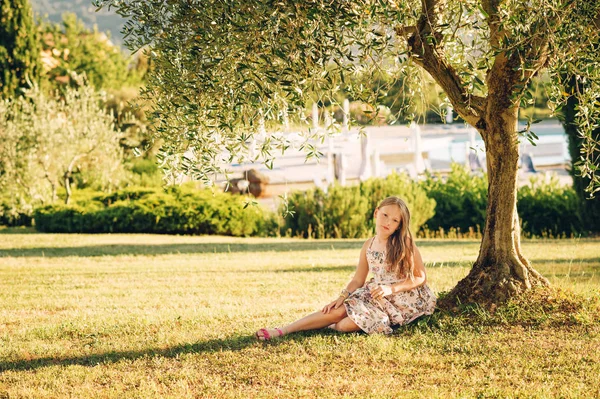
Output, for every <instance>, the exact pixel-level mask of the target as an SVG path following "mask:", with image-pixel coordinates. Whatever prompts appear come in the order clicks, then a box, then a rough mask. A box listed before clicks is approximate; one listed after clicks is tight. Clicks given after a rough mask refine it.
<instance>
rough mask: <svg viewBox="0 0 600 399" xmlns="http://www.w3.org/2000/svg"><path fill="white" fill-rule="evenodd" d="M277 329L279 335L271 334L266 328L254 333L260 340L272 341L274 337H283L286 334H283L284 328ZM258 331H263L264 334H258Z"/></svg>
mask: <svg viewBox="0 0 600 399" xmlns="http://www.w3.org/2000/svg"><path fill="white" fill-rule="evenodd" d="M275 330H277V332H278V333H279V335H277V336H271V334H269V330H267V329H266V328H261V329H260V330H258V331H257V332H256V334H254V335H255V336H256V339H258V340H260V341H270V340H271V339H273V338H281V337H283V335H284V334H283V330H282V329H281V328H276V329H275ZM258 333H262V336H261V335H258Z"/></svg>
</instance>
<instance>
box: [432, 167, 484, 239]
mask: <svg viewBox="0 0 600 399" xmlns="http://www.w3.org/2000/svg"><path fill="white" fill-rule="evenodd" d="M423 188H424V189H425V192H426V193H427V195H428V196H429V197H430V198H433V199H434V200H435V203H436V207H435V215H434V216H433V217H432V218H431V219H429V220H428V221H427V228H428V229H430V230H438V229H440V228H442V229H444V230H446V231H448V230H449V229H450V228H457V229H460V230H461V231H463V232H466V231H469V228H474V229H478V230H479V231H483V229H484V227H485V215H486V205H487V195H488V183H487V178H486V176H474V175H472V174H471V173H470V171H469V170H468V169H467V168H465V167H464V166H462V165H459V164H456V163H454V164H452V166H451V171H450V173H449V174H448V176H446V177H445V178H442V177H441V176H440V175H432V174H429V175H428V176H427V179H426V180H425V181H424V182H423Z"/></svg>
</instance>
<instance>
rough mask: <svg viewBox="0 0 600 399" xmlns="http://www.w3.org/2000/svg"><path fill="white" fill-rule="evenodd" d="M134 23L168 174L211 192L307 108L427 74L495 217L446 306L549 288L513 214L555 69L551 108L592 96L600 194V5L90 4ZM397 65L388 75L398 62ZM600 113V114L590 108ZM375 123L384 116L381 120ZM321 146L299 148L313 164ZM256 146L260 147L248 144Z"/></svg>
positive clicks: (587, 106)
mask: <svg viewBox="0 0 600 399" xmlns="http://www.w3.org/2000/svg"><path fill="white" fill-rule="evenodd" d="M95 4H96V5H98V6H100V7H115V8H116V9H117V11H118V12H119V13H120V14H121V15H123V16H125V17H127V18H128V22H127V23H126V26H125V31H126V33H127V35H128V38H127V44H128V45H129V46H130V47H131V48H141V47H142V46H148V52H149V54H151V56H152V62H153V65H154V67H155V69H154V71H153V73H152V74H151V75H150V77H149V82H148V86H147V89H146V91H145V95H146V97H147V98H148V99H149V100H151V101H152V102H153V108H152V111H151V115H150V116H151V119H152V120H153V122H154V129H155V132H156V135H157V137H161V138H163V139H164V140H165V145H164V147H163V150H164V151H163V157H162V160H163V162H164V165H165V166H167V167H169V168H170V169H171V170H173V171H174V173H177V171H183V172H185V173H189V174H191V175H193V176H194V177H196V178H199V179H202V180H204V181H206V182H210V181H211V178H212V177H213V176H214V174H215V173H217V172H220V171H223V169H224V165H226V164H227V163H228V162H232V161H234V160H236V161H238V162H239V161H243V160H245V159H251V160H260V161H264V162H265V163H266V164H267V165H269V164H270V162H272V158H273V156H274V154H275V151H276V150H284V149H285V148H287V147H289V146H290V145H293V143H290V142H288V141H287V140H286V138H285V136H283V135H281V134H279V133H278V132H272V133H270V134H268V133H266V132H265V131H264V129H262V126H264V121H267V123H268V121H273V120H281V119H282V118H284V117H285V116H287V115H290V114H292V113H294V112H300V110H301V109H302V107H303V106H304V105H305V104H306V103H307V102H308V101H315V100H316V101H319V100H323V99H328V100H330V101H331V102H332V103H334V102H335V98H336V94H337V93H338V92H339V91H340V90H344V91H345V92H347V93H348V94H349V95H350V96H351V97H352V98H354V99H360V100H364V101H366V102H369V103H371V104H376V103H378V102H379V100H380V99H381V98H382V96H383V95H384V94H385V91H386V90H385V89H386V88H385V87H381V88H377V89H376V90H375V91H373V90H370V88H371V85H368V84H364V83H360V79H346V78H347V77H349V76H353V77H356V76H360V77H361V78H362V79H363V81H364V82H368V81H372V78H373V77H375V76H378V75H379V74H380V73H381V72H382V71H386V72H388V73H391V74H392V75H393V76H404V77H410V76H414V75H415V74H414V73H412V71H413V70H414V68H415V67H420V68H422V69H423V70H425V71H427V72H428V73H429V74H430V75H431V77H432V78H433V79H434V80H435V81H436V82H437V84H438V85H439V86H440V87H441V88H442V89H443V90H444V92H445V93H446V96H447V98H448V100H449V102H450V103H451V104H452V106H453V108H454V111H455V112H456V113H457V114H458V115H459V116H460V117H461V118H462V119H463V120H465V121H466V122H467V123H468V124H470V125H471V126H473V127H475V128H476V129H477V130H478V132H479V133H480V135H481V136H482V138H483V140H484V142H485V145H486V152H487V169H488V206H487V218H486V226H485V230H484V232H483V239H482V243H481V249H480V253H479V256H478V258H477V260H476V262H475V264H474V265H473V268H472V270H471V272H470V273H469V275H468V276H467V277H466V278H465V279H463V280H462V281H460V282H459V283H458V285H457V286H456V287H455V288H454V290H453V291H452V292H451V293H450V294H449V296H448V299H449V300H460V301H462V302H463V303H464V302H469V301H478V302H481V303H484V302H490V301H491V302H497V301H501V300H504V299H506V298H507V297H510V296H512V295H514V294H517V293H520V292H523V291H525V290H527V289H529V288H531V287H532V286H535V285H545V284H547V281H546V279H544V278H543V277H542V276H540V275H539V273H537V272H536V271H535V270H534V269H533V268H532V267H531V265H530V264H529V262H528V261H527V259H526V258H525V256H524V255H523V254H522V253H521V247H520V229H519V221H518V214H517V206H516V202H517V173H518V165H519V145H518V143H519V140H520V139H523V138H529V139H533V138H534V136H533V135H532V134H531V132H530V131H529V129H526V130H525V131H524V132H522V135H520V134H519V133H520V132H518V131H517V115H518V110H519V107H520V106H521V105H526V104H530V103H531V102H532V101H533V98H532V97H533V96H532V94H531V90H530V89H529V88H530V84H529V83H530V82H531V79H532V78H533V77H534V76H535V75H536V74H538V73H540V72H541V71H543V70H545V69H547V70H548V71H549V75H550V77H551V78H552V80H553V81H554V82H555V83H557V84H556V87H557V90H555V91H553V96H552V100H553V102H554V103H562V102H564V101H565V100H566V99H567V98H568V97H569V94H567V95H565V94H564V91H563V90H562V89H561V87H563V86H562V79H563V77H565V76H566V77H571V76H579V77H580V79H585V80H586V82H587V83H588V84H587V85H586V86H585V87H582V88H581V91H579V92H577V93H574V94H573V95H576V96H577V97H578V99H579V108H578V113H577V118H576V120H577V123H578V125H579V126H580V127H581V128H580V134H581V135H582V137H583V138H584V140H585V142H586V143H587V144H586V148H587V149H588V150H586V151H587V152H586V151H584V154H583V162H582V163H581V165H580V170H581V172H582V173H583V174H584V175H587V176H588V177H590V181H591V184H590V186H589V190H590V191H591V192H593V191H594V190H597V189H600V177H599V176H598V175H596V173H595V172H596V169H595V167H594V163H593V159H592V158H591V157H590V156H589V153H590V148H593V145H594V139H593V136H592V135H591V131H592V128H593V126H592V124H591V123H590V120H591V119H590V118H591V116H592V115H591V114H592V113H594V112H595V111H594V108H593V107H594V102H595V101H596V99H597V98H598V97H599V96H598V91H599V90H600V77H599V76H598V73H599V72H598V71H600V57H599V54H598V52H597V51H596V50H595V48H594V47H593V46H592V44H593V43H596V42H597V38H598V34H599V33H598V32H599V29H598V28H599V25H600V22H599V16H600V3H599V2H590V1H588V0H530V1H526V2H523V1H521V0H481V1H476V0H464V1H441V0H421V1H414V0H405V1H393V0H390V1H373V0H358V1H345V0H340V1H329V2H325V1H322V0H309V1H305V2H276V1H258V0H256V1H239V2H219V1H216V2H211V3H210V5H207V4H204V3H199V2H189V1H186V0H174V1H169V2H164V1H160V0H149V1H145V2H134V1H120V0H95ZM390 60H391V61H390ZM596 108H598V107H596ZM373 109H376V108H373ZM320 138H321V137H320V135H319V133H318V132H314V131H312V130H310V129H307V130H306V132H305V134H304V141H303V142H302V143H301V144H300V148H303V149H305V150H306V151H307V155H308V156H309V157H310V156H316V155H318V151H317V149H316V147H315V145H314V143H315V140H318V139H320ZM252 139H253V140H252ZM254 143H257V144H256V147H255V148H254Z"/></svg>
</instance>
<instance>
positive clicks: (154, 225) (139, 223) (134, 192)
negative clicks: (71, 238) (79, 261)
mask: <svg viewBox="0 0 600 399" xmlns="http://www.w3.org/2000/svg"><path fill="white" fill-rule="evenodd" d="M97 198H98V200H97V201H89V202H87V204H86V206H81V205H79V204H74V205H68V206H67V205H63V204H58V205H51V206H46V207H42V208H38V209H36V211H35V213H34V217H35V222H36V228H37V229H38V230H39V231H42V232H54V233H160V234H222V235H232V236H249V235H263V236H264V235H275V234H276V233H277V232H278V225H277V222H276V219H275V218H274V217H273V216H271V215H270V214H269V213H268V212H266V211H264V210H263V209H262V208H260V207H257V206H249V207H246V208H245V209H244V199H243V197H239V196H231V195H228V194H224V193H212V192H211V191H210V190H196V189H192V188H189V187H174V188H170V189H168V190H166V191H165V192H162V191H158V190H157V189H154V190H153V189H143V190H141V189H129V190H122V191H119V192H115V193H113V194H110V195H105V196H98V197H97Z"/></svg>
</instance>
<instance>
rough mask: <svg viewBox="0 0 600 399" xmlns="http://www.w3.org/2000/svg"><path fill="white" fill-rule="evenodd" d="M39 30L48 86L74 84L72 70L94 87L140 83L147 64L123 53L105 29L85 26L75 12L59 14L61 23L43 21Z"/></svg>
mask: <svg viewBox="0 0 600 399" xmlns="http://www.w3.org/2000/svg"><path fill="white" fill-rule="evenodd" d="M40 30H41V36H42V40H41V47H42V55H43V59H44V64H45V68H46V75H47V78H48V79H49V80H50V82H51V83H52V87H62V86H64V85H65V84H76V83H77V80H76V79H75V80H73V79H72V75H73V73H75V74H77V75H83V74H85V75H86V79H87V82H88V83H89V84H91V85H92V86H93V87H95V88H96V89H121V88H122V87H124V86H125V87H135V88H138V87H139V86H140V85H141V83H142V79H143V76H144V74H145V72H146V69H147V65H145V64H144V63H143V62H137V61H139V60H137V61H136V60H134V59H133V57H131V56H127V55H126V54H124V53H123V52H122V51H121V48H120V47H118V46H116V45H115V44H113V43H112V41H111V40H110V37H109V36H108V35H107V34H106V33H104V32H99V31H98V30H97V29H96V28H94V29H88V28H86V26H85V25H84V24H83V22H82V21H81V20H79V19H77V16H76V15H75V14H73V13H65V14H63V20H62V23H61V24H54V23H43V24H42V26H41V29H40ZM138 58H139V57H138ZM141 58H142V61H143V57H141Z"/></svg>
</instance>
